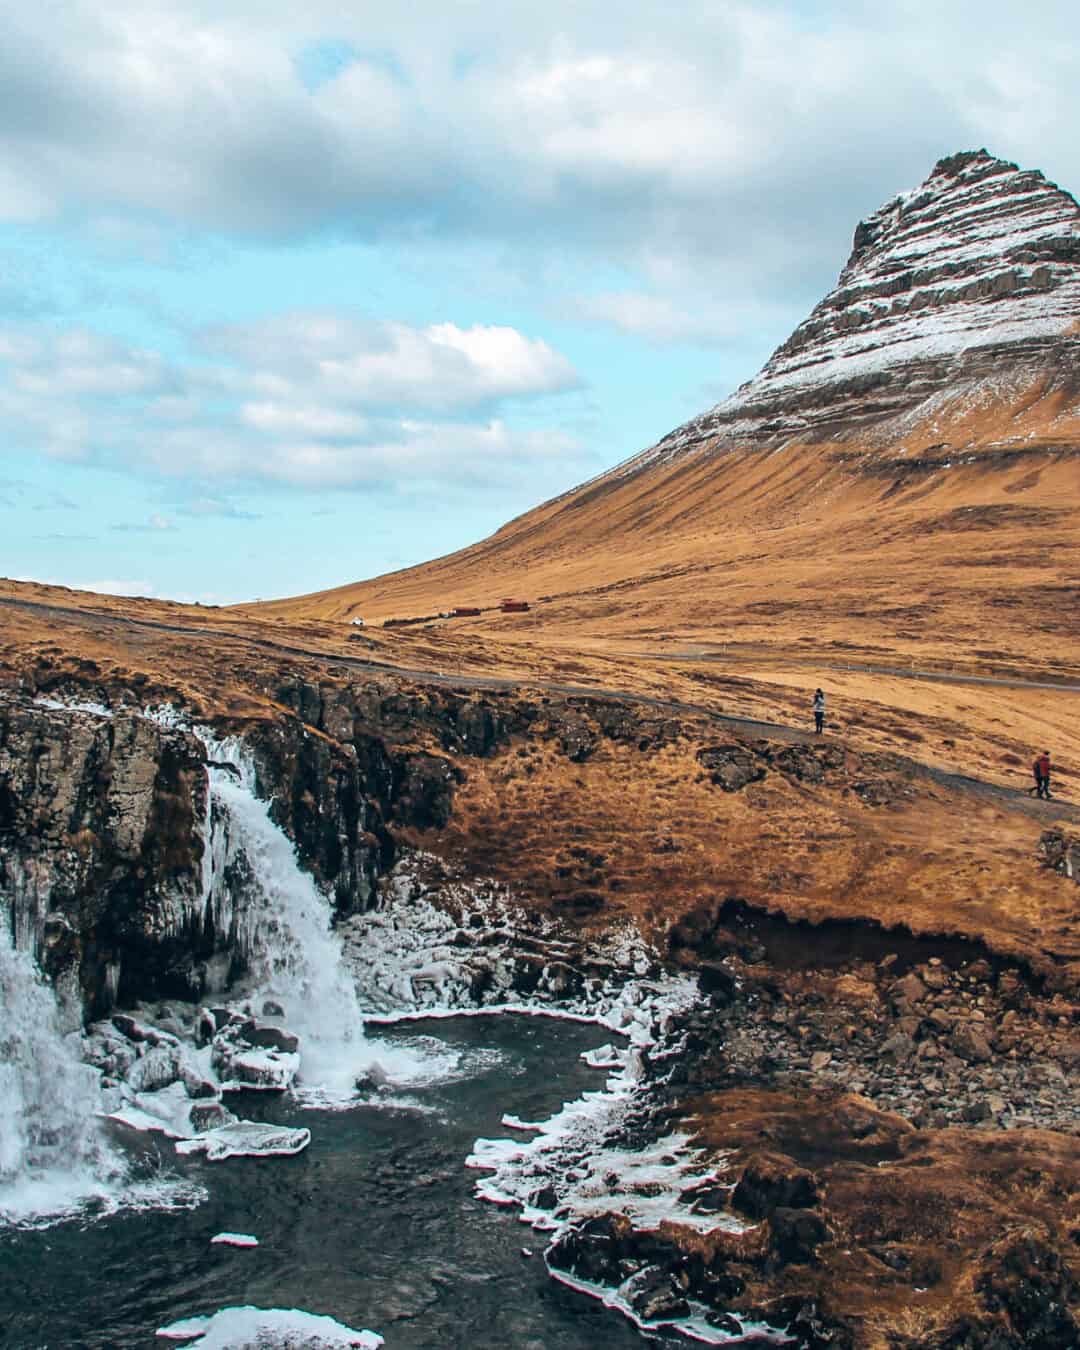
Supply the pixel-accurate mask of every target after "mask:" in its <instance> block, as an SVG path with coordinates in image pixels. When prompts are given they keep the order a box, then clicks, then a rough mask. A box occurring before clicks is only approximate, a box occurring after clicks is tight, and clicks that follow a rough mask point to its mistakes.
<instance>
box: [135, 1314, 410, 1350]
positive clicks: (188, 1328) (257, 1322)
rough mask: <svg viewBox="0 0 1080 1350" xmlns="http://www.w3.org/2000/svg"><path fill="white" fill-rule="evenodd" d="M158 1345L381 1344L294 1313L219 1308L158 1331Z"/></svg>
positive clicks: (332, 1347)
mask: <svg viewBox="0 0 1080 1350" xmlns="http://www.w3.org/2000/svg"><path fill="white" fill-rule="evenodd" d="M157 1336H158V1339H159V1340H163V1341H171V1342H173V1343H174V1344H183V1345H192V1346H197V1347H198V1350H299V1347H300V1346H303V1347H304V1350H378V1347H379V1346H380V1345H382V1344H383V1338H382V1337H381V1336H379V1335H377V1334H376V1333H375V1332H374V1331H355V1330H354V1329H353V1328H352V1327H347V1326H344V1325H343V1324H342V1323H341V1322H335V1321H334V1319H333V1318H332V1317H320V1316H318V1315H317V1314H316V1313H309V1312H303V1311H301V1310H300V1309H298V1308H253V1307H242V1308H222V1309H221V1311H220V1312H216V1313H214V1314H213V1315H212V1316H209V1317H185V1318H183V1319H182V1320H181V1321H179V1322H170V1323H169V1325H168V1326H165V1327H161V1328H159V1330H158V1332H157Z"/></svg>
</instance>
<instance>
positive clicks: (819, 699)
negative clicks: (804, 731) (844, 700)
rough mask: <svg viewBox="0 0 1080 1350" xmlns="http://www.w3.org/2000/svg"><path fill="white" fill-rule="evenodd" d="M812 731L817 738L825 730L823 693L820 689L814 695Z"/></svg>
mask: <svg viewBox="0 0 1080 1350" xmlns="http://www.w3.org/2000/svg"><path fill="white" fill-rule="evenodd" d="M814 730H815V731H816V733H817V734H818V735H819V736H820V735H821V733H822V732H823V731H824V730H825V692H824V690H822V689H819V690H817V692H816V693H815V694H814Z"/></svg>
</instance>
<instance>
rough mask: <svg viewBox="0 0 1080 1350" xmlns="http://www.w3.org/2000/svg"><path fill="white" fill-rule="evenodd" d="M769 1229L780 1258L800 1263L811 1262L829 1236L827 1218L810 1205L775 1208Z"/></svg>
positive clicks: (771, 1215)
mask: <svg viewBox="0 0 1080 1350" xmlns="http://www.w3.org/2000/svg"><path fill="white" fill-rule="evenodd" d="M769 1229H770V1232H771V1235H772V1245H773V1248H774V1250H775V1252H776V1254H777V1256H779V1258H780V1260H781V1261H784V1262H793V1263H796V1264H800V1265H807V1264H811V1263H812V1262H813V1261H814V1260H815V1259H816V1258H815V1252H816V1250H817V1248H818V1247H819V1246H820V1245H821V1243H822V1242H824V1241H825V1240H826V1239H827V1238H828V1237H829V1228H828V1225H827V1224H826V1222H825V1220H824V1219H823V1218H822V1217H821V1215H820V1214H817V1213H815V1212H814V1211H813V1210H808V1209H785V1208H780V1209H774V1210H773V1212H772V1213H771V1214H770V1215H769Z"/></svg>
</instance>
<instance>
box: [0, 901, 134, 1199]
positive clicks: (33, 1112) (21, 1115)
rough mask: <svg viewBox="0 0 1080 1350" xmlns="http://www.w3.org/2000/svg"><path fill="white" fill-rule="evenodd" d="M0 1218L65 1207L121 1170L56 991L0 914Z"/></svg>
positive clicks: (94, 1085)
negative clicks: (65, 1026) (106, 1138)
mask: <svg viewBox="0 0 1080 1350" xmlns="http://www.w3.org/2000/svg"><path fill="white" fill-rule="evenodd" d="M0 1009H2V1010H3V1011H2V1017H3V1021H2V1022H0V1223H4V1222H6V1223H12V1222H14V1223H19V1222H26V1221H29V1220H31V1219H35V1218H40V1217H41V1216H43V1215H56V1214H58V1213H67V1212H70V1211H71V1210H72V1209H74V1208H76V1207H77V1206H78V1205H79V1204H80V1203H81V1202H83V1201H86V1200H87V1199H89V1198H91V1197H93V1196H96V1195H100V1194H101V1193H102V1191H103V1190H104V1189H106V1188H108V1187H109V1185H110V1184H111V1183H112V1182H114V1181H115V1180H116V1179H117V1178H118V1177H119V1176H120V1174H121V1171H122V1168H121V1164H120V1162H119V1160H118V1159H117V1158H116V1157H115V1156H114V1155H113V1154H112V1153H111V1151H110V1150H109V1148H108V1146H107V1145H106V1143H105V1141H104V1139H103V1137H102V1134H101V1130H100V1125H99V1121H98V1118H97V1113H98V1112H99V1111H100V1108H101V1102H100V1096H99V1088H98V1075H97V1073H96V1072H95V1071H94V1070H93V1069H91V1068H88V1067H87V1066H86V1065H85V1064H82V1063H81V1062H80V1060H79V1053H78V1047H77V1038H75V1037H71V1036H68V1037H65V1036H64V1034H63V1031H62V1028H61V1020H60V1011H59V1008H58V1006H57V1001H56V996H55V994H54V992H53V990H52V989H51V988H50V987H49V986H48V985H47V984H46V983H45V980H44V979H43V978H42V976H41V974H40V972H39V971H38V968H37V966H36V965H35V963H34V960H33V958H32V957H31V956H30V955H29V953H28V952H25V951H21V950H19V949H18V948H17V947H16V946H15V945H14V940H13V938H12V936H11V933H10V931H9V929H8V926H7V922H6V920H5V919H4V918H3V917H2V916H0Z"/></svg>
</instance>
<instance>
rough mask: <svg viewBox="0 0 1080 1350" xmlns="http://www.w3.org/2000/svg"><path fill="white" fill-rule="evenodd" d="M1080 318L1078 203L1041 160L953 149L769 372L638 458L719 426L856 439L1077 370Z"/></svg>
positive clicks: (745, 438)
mask: <svg viewBox="0 0 1080 1350" xmlns="http://www.w3.org/2000/svg"><path fill="white" fill-rule="evenodd" d="M1078 331H1080V206H1078V205H1077V203H1076V201H1075V200H1074V199H1073V198H1072V197H1071V196H1070V195H1069V194H1068V193H1067V192H1064V191H1062V189H1060V188H1059V187H1057V186H1056V185H1055V184H1053V183H1051V182H1049V181H1048V180H1047V179H1046V178H1045V177H1044V176H1043V175H1042V174H1041V173H1039V172H1038V171H1024V170H1021V169H1019V168H1018V167H1017V166H1016V165H1015V164H1011V163H1009V162H1007V161H1005V160H1000V159H996V158H994V157H993V156H992V155H990V154H988V153H987V152H986V151H985V150H979V151H974V152H967V153H964V154H959V155H953V156H951V157H950V158H948V159H943V160H941V161H940V162H939V163H938V164H937V165H935V167H934V170H933V172H932V173H931V174H930V177H929V178H928V179H927V180H926V181H925V182H924V183H923V184H922V186H921V187H918V188H916V189H915V190H914V191H912V192H906V193H903V194H901V195H900V196H898V197H896V198H894V199H893V200H892V201H890V202H888V203H887V204H886V205H885V206H883V207H881V208H880V210H878V211H876V212H875V213H874V214H873V215H871V216H870V217H869V218H868V219H866V220H864V221H863V222H862V223H861V224H860V225H859V226H858V228H857V229H856V231H855V238H854V243H853V248H852V253H851V257H850V258H849V260H848V263H847V265H846V267H845V268H844V270H843V272H842V273H841V274H840V279H839V281H838V282H837V285H836V287H835V288H834V289H833V290H832V291H831V292H830V293H829V294H828V295H827V296H825V298H824V299H823V300H822V301H821V302H820V303H819V304H818V305H817V306H816V308H815V309H814V310H813V312H812V313H811V314H810V316H809V317H808V318H807V319H806V320H804V322H803V323H802V324H800V325H799V327H798V328H797V329H796V330H795V332H794V333H793V334H792V335H791V337H790V338H789V339H788V340H787V341H786V342H785V343H783V345H782V346H781V347H779V348H778V349H777V350H776V352H774V354H773V356H772V357H771V358H770V360H769V361H768V363H767V364H766V365H765V367H764V369H763V370H762V371H761V372H760V374H758V375H757V376H755V378H754V379H752V380H750V381H749V382H748V383H746V384H744V385H742V386H741V387H740V388H739V389H738V390H737V391H736V392H735V393H734V394H732V395H731V396H730V397H729V398H727V399H726V400H724V402H722V403H720V404H718V405H717V406H716V407H715V408H713V409H712V410H711V411H710V412H708V413H706V414H704V415H703V416H701V417H698V418H695V419H694V420H693V421H691V422H688V423H686V424H685V425H684V426H682V427H679V428H678V429H677V430H676V431H674V432H672V433H671V434H670V435H668V436H666V437H665V438H664V439H663V440H662V441H661V442H660V443H659V444H658V445H657V446H655V447H654V448H653V449H652V450H648V451H646V452H645V453H644V454H643V455H639V456H637V457H636V458H635V459H633V460H631V461H629V462H628V464H627V465H626V466H625V468H626V469H627V470H631V469H633V470H636V469H638V468H640V467H643V465H644V464H646V463H655V462H656V461H657V460H661V461H662V460H666V459H669V458H671V457H672V456H673V455H675V454H678V453H679V452H680V451H682V450H686V449H690V448H693V447H694V446H696V445H698V444H700V443H701V442H703V441H706V440H712V439H713V438H716V437H719V438H720V440H721V444H722V445H724V446H728V445H731V444H734V443H736V442H740V441H741V442H748V443H750V444H755V443H756V444H773V445H775V444H780V443H782V442H783V441H786V440H789V439H791V438H792V437H799V438H800V439H813V440H819V439H833V438H835V439H843V438H844V437H845V436H846V435H850V434H851V433H852V431H854V430H860V431H865V430H867V428H868V425H869V424H872V423H874V422H878V421H881V420H883V419H885V418H890V419H892V418H894V417H895V416H896V415H897V414H907V415H908V416H909V418H910V414H911V412H912V411H913V410H914V409H917V408H921V407H923V406H924V405H925V406H926V407H929V406H930V404H931V402H932V401H933V400H935V399H936V400H937V401H938V402H939V403H940V402H941V400H942V398H943V397H946V396H954V397H955V396H959V395H962V394H964V393H965V392H966V393H967V394H968V395H969V396H971V397H976V396H977V394H978V392H979V391H980V390H981V391H982V392H985V387H986V385H987V382H988V381H991V382H996V383H997V384H998V385H1000V384H1001V382H1002V381H1011V382H1012V383H1013V384H1014V385H1016V387H1019V386H1020V385H1021V384H1023V383H1027V384H1030V383H1031V382H1032V380H1033V379H1034V378H1037V377H1039V376H1043V377H1046V376H1047V375H1053V374H1055V373H1057V374H1064V375H1068V374H1070V373H1072V371H1074V370H1075V369H1076V368H1077V365H1078V364H1080V342H1077V340H1076V336H1077V333H1078ZM1063 366H1064V369H1063V368H1062V367H1063Z"/></svg>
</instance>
